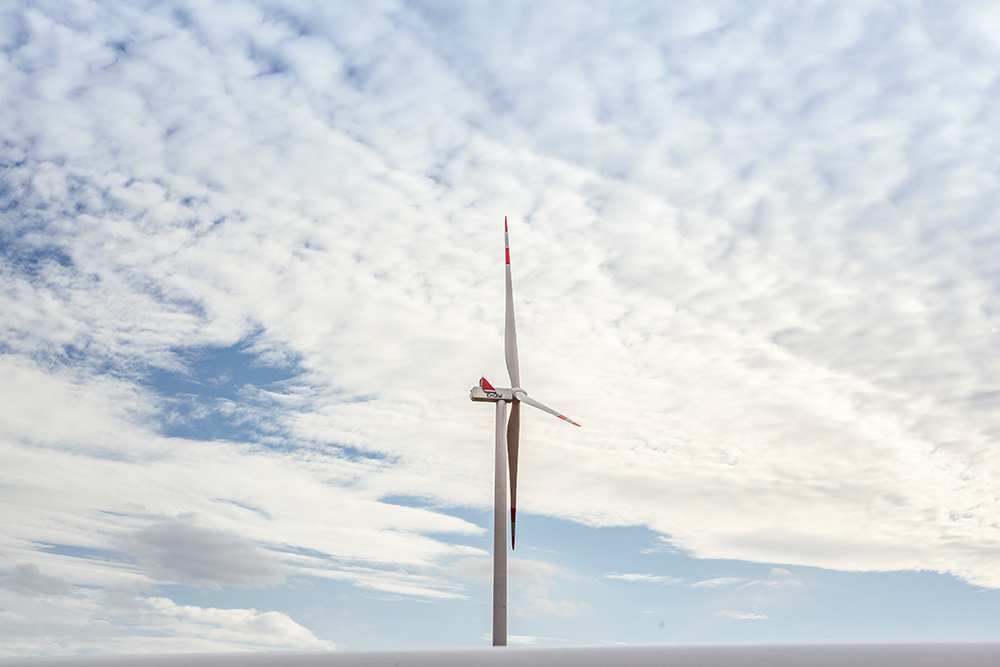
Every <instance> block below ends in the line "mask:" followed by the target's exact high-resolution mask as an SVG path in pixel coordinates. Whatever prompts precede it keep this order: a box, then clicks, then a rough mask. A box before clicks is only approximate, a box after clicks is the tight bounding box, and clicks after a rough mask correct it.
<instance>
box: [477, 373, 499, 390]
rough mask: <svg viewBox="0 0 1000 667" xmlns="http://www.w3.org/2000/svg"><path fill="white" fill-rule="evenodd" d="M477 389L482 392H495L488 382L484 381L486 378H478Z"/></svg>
mask: <svg viewBox="0 0 1000 667" xmlns="http://www.w3.org/2000/svg"><path fill="white" fill-rule="evenodd" d="M479 388H480V389H482V390H483V391H496V390H495V389H494V388H493V385H491V384H490V381H489V380H487V379H486V376H483V377H481V378H479Z"/></svg>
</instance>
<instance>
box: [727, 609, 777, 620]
mask: <svg viewBox="0 0 1000 667" xmlns="http://www.w3.org/2000/svg"><path fill="white" fill-rule="evenodd" d="M715 615H716V616H726V617H728V618H738V619H741V620H744V621H761V620H766V619H770V618H771V617H770V616H768V615H767V614H745V613H743V612H739V611H730V610H723V611H720V612H716V614H715Z"/></svg>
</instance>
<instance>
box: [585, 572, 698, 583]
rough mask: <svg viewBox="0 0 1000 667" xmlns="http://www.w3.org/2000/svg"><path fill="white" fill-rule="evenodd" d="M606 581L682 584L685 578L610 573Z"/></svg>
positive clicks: (605, 577) (606, 576)
mask: <svg viewBox="0 0 1000 667" xmlns="http://www.w3.org/2000/svg"><path fill="white" fill-rule="evenodd" d="M603 578H604V579H620V580H622V581H634V582H644V583H653V584H681V583H684V578H683V577H669V576H667V575H657V574H632V573H623V572H608V573H607V574H605V575H604V577H603Z"/></svg>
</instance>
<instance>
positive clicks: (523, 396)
mask: <svg viewBox="0 0 1000 667" xmlns="http://www.w3.org/2000/svg"><path fill="white" fill-rule="evenodd" d="M514 398H516V399H517V400H518V401H523V402H524V403H527V404H528V405H530V406H531V407H533V408H538V409H539V410H544V411H545V412H548V413H549V414H550V415H555V416H556V417H559V419H561V420H563V421H564V422H569V423H570V424H572V425H573V426H579V424H577V423H576V422H575V421H573V420H572V419H570V418H569V417H567V416H566V415H564V414H562V413H560V412H557V411H555V410H553V409H552V408H550V407H549V406H547V405H543V404H541V403H539V402H538V401H536V400H535V399H533V398H531V397H530V396H528V395H527V394H526V393H524V391H515V392H514ZM515 404H516V401H515Z"/></svg>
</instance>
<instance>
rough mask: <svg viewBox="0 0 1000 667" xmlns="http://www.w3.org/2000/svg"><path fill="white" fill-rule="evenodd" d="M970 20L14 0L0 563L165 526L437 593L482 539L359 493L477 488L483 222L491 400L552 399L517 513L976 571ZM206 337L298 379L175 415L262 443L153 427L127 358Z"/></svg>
mask: <svg viewBox="0 0 1000 667" xmlns="http://www.w3.org/2000/svg"><path fill="white" fill-rule="evenodd" d="M997 21H998V17H997V15H996V12H995V11H994V10H992V9H991V7H990V6H988V5H976V4H974V3H969V4H966V5H963V8H962V9H961V10H959V9H955V8H953V7H952V6H951V5H940V6H939V5H935V4H933V3H930V4H927V3H907V2H902V3H895V4H893V5H891V6H868V5H852V4H832V5H830V4H828V5H801V6H799V5H797V6H794V7H785V8H774V7H770V6H750V5H743V4H736V5H730V4H727V3H710V4H699V5H698V6H685V5H676V6H671V7H669V8H664V7H662V6H661V4H660V3H653V4H642V3H638V4H635V5H631V6H629V7H628V8H622V7H621V6H619V5H618V4H614V5H612V4H606V5H595V6H592V7H589V8H587V9H584V8H582V7H581V6H578V5H561V4H549V5H544V6H541V5H532V4H516V3H514V4H512V3H496V4H476V5H465V4H454V5H451V4H447V3H442V4H436V3H434V4H431V3H428V4H421V3H415V4H406V5H404V4H397V3H392V2H386V3H381V4H378V5H367V6H366V8H365V9H355V8H352V7H348V6H340V5H336V4H335V5H328V4H319V5H310V4H299V3H287V4H283V3H276V4H259V5H258V4H254V3H249V2H227V3H185V2H177V3H152V4H149V5H136V4H134V3H115V2H106V3H83V2H80V3H65V2H60V3H45V2H40V3H8V5H7V6H6V7H5V9H4V10H3V16H2V17H0V25H2V26H3V33H2V35H0V50H2V58H0V85H2V98H3V99H4V100H5V102H4V104H3V105H0V200H2V201H0V207H2V208H3V210H4V211H5V213H4V222H3V228H2V239H0V242H2V243H0V247H2V249H3V260H4V261H3V263H2V265H0V314H2V318H0V319H2V322H3V326H2V329H0V345H2V349H3V351H4V353H5V356H4V358H3V360H2V363H0V373H2V376H3V377H2V381H0V392H2V393H3V396H2V397H3V399H4V400H5V401H10V402H9V403H5V405H10V406H13V409H10V410H6V409H5V410H4V411H3V413H2V416H0V419H2V423H0V447H2V452H3V459H4V461H5V465H4V469H3V470H2V471H0V475H3V480H4V489H5V490H6V491H5V495H4V496H3V498H0V502H2V507H0V510H2V512H3V514H4V516H5V517H6V518H5V527H4V531H3V535H2V538H3V544H2V545H0V547H2V551H3V553H4V554H5V558H6V559H7V560H6V561H5V565H4V567H6V568H7V570H8V571H11V568H12V567H14V566H15V565H17V564H20V563H26V562H36V563H40V564H41V565H40V566H41V567H42V571H53V572H55V570H49V569H47V568H48V567H49V565H48V564H51V566H52V567H53V568H56V567H58V568H62V569H60V570H59V576H65V577H69V576H70V575H71V574H72V576H74V577H76V578H75V579H73V580H72V581H74V582H75V583H83V582H89V584H90V585H99V586H111V585H117V584H125V583H129V582H133V583H134V582H148V581H150V580H151V579H150V578H151V577H153V578H155V577H161V578H163V579H164V580H177V581H181V580H186V581H207V580H205V579H203V578H202V577H201V575H197V574H193V573H192V572H190V571H184V570H178V569H177V567H174V566H172V565H170V563H173V562H174V561H170V560H169V559H167V560H164V558H165V557H164V556H163V555H162V554H160V555H157V553H158V552H155V549H154V551H153V552H150V551H149V550H148V549H149V548H150V547H148V545H147V551H146V552H142V550H140V551H138V552H137V553H136V555H139V556H142V555H143V553H145V554H146V556H145V558H146V559H147V560H146V563H147V565H143V564H142V561H141V560H140V563H139V564H135V565H131V564H122V563H103V562H97V561H91V562H89V563H88V564H87V565H86V566H84V565H81V564H80V563H79V562H78V561H79V560H80V559H75V560H73V559H66V558H62V559H59V558H57V557H55V556H53V555H51V554H46V553H44V552H41V551H39V548H38V545H41V544H62V545H76V546H81V547H90V548H94V549H109V548H112V549H114V548H119V547H120V546H121V545H122V544H123V542H122V541H123V540H126V538H128V536H135V535H149V534H150V533H149V531H151V530H152V531H155V530H156V528H155V526H162V525H168V524H164V523H163V522H170V521H174V520H176V519H177V518H178V517H180V516H182V515H185V516H187V515H192V516H195V517H200V519H199V520H200V521H203V522H204V525H205V526H211V527H213V529H214V530H218V531H221V532H219V533H217V534H218V535H228V536H230V537H229V538H226V539H232V540H245V542H242V541H240V542H239V544H241V545H244V546H245V547H246V548H247V549H251V550H257V549H259V550H260V551H253V553H258V554H263V555H262V556H261V558H262V559H263V560H261V561H260V563H262V565H261V567H262V568H263V569H261V570H260V571H259V572H258V574H259V575H262V576H263V579H264V580H268V581H270V580H272V579H269V577H271V578H276V577H278V576H279V574H278V573H279V571H280V568H279V566H278V565H268V564H266V563H279V562H280V563H283V565H281V566H280V567H286V568H296V567H302V568H309V567H314V566H315V565H316V563H311V564H310V563H306V562H305V561H303V560H299V561H296V560H295V557H296V556H295V554H299V555H301V554H302V553H312V554H316V556H315V557H316V558H318V559H319V560H320V561H321V564H320V567H319V568H318V569H319V570H323V571H328V572H331V573H334V574H336V573H338V572H339V573H340V574H336V576H344V577H347V576H353V577H355V579H354V580H356V581H358V582H359V583H361V585H368V586H379V585H383V586H386V587H389V589H391V590H399V588H400V585H401V584H400V582H399V581H398V575H392V576H390V575H380V574H378V573H377V572H375V574H371V573H360V572H359V571H358V570H356V569H353V570H352V569H351V568H357V567H361V566H359V565H358V562H359V561H375V562H377V563H379V564H381V565H387V566H388V564H392V565H397V564H403V565H406V566H407V567H410V568H414V569H413V573H414V574H413V577H414V579H412V580H408V583H407V584H406V585H405V586H403V588H404V589H405V590H406V591H408V592H413V593H414V594H418V595H419V594H421V591H422V592H423V593H425V594H427V595H429V596H433V595H446V596H447V595H461V594H462V592H461V590H462V589H461V586H458V587H457V588H456V587H455V584H454V583H453V579H452V574H453V572H452V571H451V570H449V569H448V568H450V567H451V568H452V569H454V564H455V563H458V562H460V560H461V559H462V558H467V557H470V556H475V555H477V554H478V553H479V552H478V551H477V550H475V549H472V548H470V547H466V546H462V545H460V544H454V543H452V542H451V541H450V540H449V538H448V537H447V535H449V534H463V533H464V534H466V535H470V534H475V533H476V532H477V531H478V528H476V527H474V526H471V525H470V524H468V523H466V522H462V521H459V520H457V519H453V518H451V517H447V516H444V515H442V514H440V513H436V512H433V511H429V510H418V509H412V508H406V507H399V506H396V505H389V504H386V503H383V502H380V501H381V500H382V499H384V498H386V497H388V496H410V497H417V498H423V499H426V500H429V501H431V502H433V503H443V504H446V505H447V504H453V505H465V506H476V507H487V506H488V505H489V504H490V503H491V500H492V497H491V493H490V489H491V481H490V480H491V475H492V470H491V461H492V458H491V454H490V447H491V442H490V440H491V434H492V430H491V429H492V411H490V410H485V409H479V408H481V407H482V406H479V407H477V406H473V405H470V404H469V403H468V401H467V398H466V395H467V394H466V392H467V390H468V387H469V386H471V383H473V382H475V380H476V379H477V378H478V373H480V372H482V371H485V372H486V373H487V376H488V377H489V378H490V379H491V380H495V381H498V382H501V381H502V379H503V377H504V371H503V366H502V363H503V362H502V356H501V347H500V345H501V337H500V333H501V327H502V320H501V318H502V307H501V304H502V299H501V290H502V281H501V275H502V273H501V271H500V264H499V262H498V260H499V258H500V256H501V255H500V252H498V247H499V242H500V235H499V225H500V220H501V218H502V216H503V215H504V214H507V215H509V216H510V219H511V238H512V241H511V242H512V245H513V249H512V258H513V264H514V272H515V278H514V281H515V282H514V285H515V300H516V303H517V308H518V311H517V312H518V326H519V331H518V333H519V341H520V345H521V365H522V372H523V384H524V386H525V387H526V388H527V389H528V390H529V391H531V392H532V394H533V395H535V396H537V397H538V398H539V399H540V400H543V401H545V402H546V403H549V404H551V405H554V406H557V407H559V409H561V410H564V411H566V413H567V414H569V415H570V416H573V417H575V418H578V419H579V421H581V422H582V423H583V424H584V428H583V429H572V430H571V429H567V428H565V427H564V426H563V425H562V424H559V423H557V422H555V420H550V419H549V418H548V417H547V416H545V415H542V414H540V413H539V414H535V413H530V414H527V415H526V416H525V418H524V419H523V420H522V429H523V435H522V441H523V442H524V446H523V447H522V461H521V464H520V474H519V482H520V490H519V498H520V500H521V503H522V505H521V507H522V509H523V510H524V511H526V512H536V513H547V514H550V515H553V516H559V517H564V518H570V519H573V520H577V521H582V522H585V523H589V524H593V525H634V524H642V525H647V526H649V527H651V528H653V529H654V530H657V531H659V532H661V533H662V534H664V535H668V536H669V537H670V540H671V543H672V544H673V545H675V546H677V547H678V548H682V549H685V550H688V551H689V552H691V553H692V554H694V555H696V556H701V557H715V558H737V559H748V560H760V561H766V562H786V563H801V564H808V565H816V566H823V567H833V568H843V569H857V570H888V569H931V570H937V571H940V572H950V573H953V574H956V575H958V576H960V577H963V578H965V579H966V580H968V581H970V582H974V583H977V584H982V585H986V586H1000V569H998V565H997V563H998V562H1000V560H998V558H997V554H998V548H1000V541H998V539H1000V534H998V529H997V528H996V526H997V525H1000V522H998V518H1000V517H998V512H1000V508H998V507H997V501H996V498H995V495H996V494H995V487H996V473H995V471H996V470H997V469H998V468H1000V453H998V452H1000V450H998V449H997V447H996V446H995V445H996V440H997V434H998V433H1000V411H998V410H996V406H997V401H998V397H1000V380H998V379H997V378H1000V356H998V355H997V354H996V347H997V344H998V341H1000V338H998V336H1000V334H998V329H1000V289H998V283H997V281H998V278H997V276H998V275H1000V259H998V258H1000V253H998V252H997V249H998V248H1000V224H998V218H997V214H996V211H997V210H1000V207H998V205H997V204H998V201H997V199H998V197H1000V195H998V193H1000V188H998V185H1000V183H998V173H997V170H996V168H995V156H996V155H997V154H998V153H1000V145H998V144H1000V136H998V133H997V132H996V129H995V123H993V122H992V118H994V117H995V113H994V112H995V110H996V106H997V103H998V101H997V93H996V91H995V87H994V86H993V83H992V82H993V81H994V80H995V79H996V76H997V75H998V74H1000V72H998V71H997V70H998V67H1000V66H998V65H997V63H998V62H1000V59H998V58H997V57H996V56H997V55H998V54H997V46H996V42H995V40H994V39H993V38H992V36H991V35H992V34H994V32H995V31H994V28H995V27H996V24H997ZM240 341H252V343H253V346H252V348H251V351H252V352H253V353H254V354H255V355H257V358H258V359H260V360H262V361H264V362H266V363H268V364H271V365H272V366H280V365H284V366H285V367H286V368H292V369H294V370H295V371H296V372H297V375H296V376H295V377H294V378H293V380H290V381H288V382H286V383H284V384H283V385H282V386H281V387H279V388H277V389H275V388H271V389H264V388H261V387H254V386H252V385H248V386H246V387H244V389H243V390H242V391H243V393H241V394H240V397H238V398H237V399H226V400H221V399H220V400H219V401H217V402H216V403H213V404H212V405H211V410H214V411H215V412H214V413H213V414H216V413H217V414H222V415H225V416H226V418H227V419H231V420H233V421H234V422H237V423H241V424H253V425H254V426H255V428H258V429H259V431H260V432H261V433H263V434H264V435H261V436H260V437H259V438H256V439H249V440H252V441H251V442H248V443H244V442H241V441H240V439H239V438H215V439H209V441H203V442H196V441H193V440H185V439H181V438H176V437H167V436H165V435H163V432H164V423H165V422H166V421H168V416H169V406H170V403H169V401H168V400H166V399H164V398H162V397H161V396H160V395H159V394H157V393H156V392H155V391H153V390H152V389H150V387H149V382H148V381H149V378H150V377H152V376H153V374H154V373H155V372H158V371H164V370H167V371H175V372H182V371H183V369H184V368H185V365H186V364H188V363H191V361H190V357H189V356H188V355H189V353H190V352H191V351H192V350H197V349H204V348H205V347H228V346H232V345H234V344H236V343H238V342H240ZM206 409H208V408H206ZM347 448H349V449H347ZM349 451H350V452H360V455H357V456H351V455H347V454H345V452H349ZM56 490H58V493H57V492H56ZM317 526H319V527H320V528H317ZM206 530H208V528H206ZM143 531H145V532H143ZM435 534H436V535H437V536H436V537H431V535H435ZM220 539H222V538H220ZM133 544H134V543H133ZM228 544H230V546H232V544H236V543H235V542H230V543H228ZM241 548H242V547H241ZM265 552H266V553H265ZM267 554H270V555H267ZM479 555H481V554H479ZM309 557H310V558H311V557H312V556H309ZM43 559H44V560H43ZM150 563H152V564H150ZM157 563H158V564H157ZM74 568H75V570H74ZM171 568H173V569H171ZM272 568H273V569H272ZM374 569H375V570H378V568H374ZM407 572H410V570H407ZM449 572H452V574H449ZM158 573H159V574H158ZM369 574H371V576H369ZM247 576H248V577H249V575H247ZM255 576H256V575H255ZM407 576H409V575H407ZM185 577H187V578H186V579H185ZM273 580H276V579H273ZM217 581H218V582H219V583H225V580H224V579H218V580H217ZM379 581H381V582H383V583H382V584H379V583H377V582H379ZM365 582H366V583H365Z"/></svg>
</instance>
